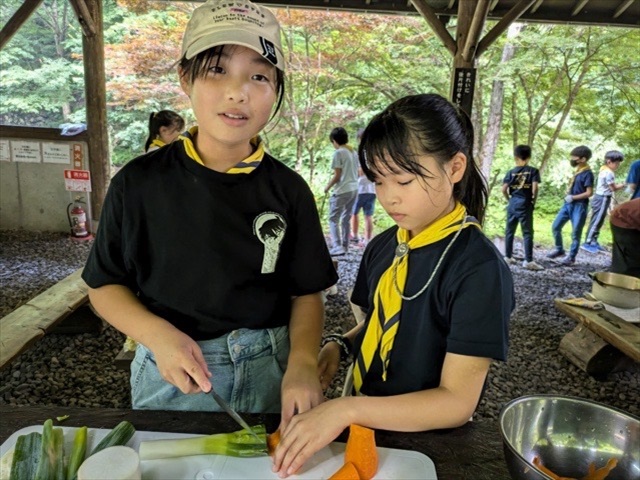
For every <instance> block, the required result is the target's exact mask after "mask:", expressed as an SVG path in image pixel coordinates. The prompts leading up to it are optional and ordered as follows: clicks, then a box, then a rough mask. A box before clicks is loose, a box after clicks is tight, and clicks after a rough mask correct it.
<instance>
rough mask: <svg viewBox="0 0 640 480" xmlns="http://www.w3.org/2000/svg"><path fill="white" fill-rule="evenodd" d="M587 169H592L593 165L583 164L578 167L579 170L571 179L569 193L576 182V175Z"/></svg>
mask: <svg viewBox="0 0 640 480" xmlns="http://www.w3.org/2000/svg"><path fill="white" fill-rule="evenodd" d="M587 170H591V167H590V166H589V165H582V166H581V167H578V170H576V173H574V174H573V178H572V179H571V183H570V184H569V193H571V189H572V188H573V184H574V183H575V182H576V177H577V176H578V175H580V174H581V173H582V172H586V171H587Z"/></svg>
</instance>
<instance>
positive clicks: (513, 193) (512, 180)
mask: <svg viewBox="0 0 640 480" xmlns="http://www.w3.org/2000/svg"><path fill="white" fill-rule="evenodd" d="M502 183H506V184H508V185H509V196H510V197H511V199H513V200H514V201H519V200H520V201H524V202H525V203H526V204H529V203H531V198H532V191H531V188H532V185H533V183H540V171H539V170H538V169H537V168H535V167H530V166H529V165H524V166H522V167H516V168H512V169H511V170H509V171H508V172H507V174H506V175H505V177H504V180H502Z"/></svg>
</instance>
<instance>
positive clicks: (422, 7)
mask: <svg viewBox="0 0 640 480" xmlns="http://www.w3.org/2000/svg"><path fill="white" fill-rule="evenodd" d="M411 3H413V6H414V8H415V9H416V10H417V11H418V13H420V15H422V16H423V17H424V19H425V20H426V21H427V23H428V24H429V26H430V27H431V29H432V30H433V31H434V32H435V34H436V35H437V36H438V38H440V40H441V41H442V43H444V46H445V48H446V49H447V50H449V51H450V52H451V55H455V54H456V50H457V47H456V42H455V40H454V39H453V37H452V36H451V34H450V33H449V31H448V30H447V28H446V27H445V26H444V23H442V21H441V20H440V19H439V18H438V16H437V15H436V12H435V10H433V9H432V8H431V7H430V6H429V5H428V4H427V2H426V1H425V0H411Z"/></svg>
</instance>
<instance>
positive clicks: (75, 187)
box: [64, 170, 91, 192]
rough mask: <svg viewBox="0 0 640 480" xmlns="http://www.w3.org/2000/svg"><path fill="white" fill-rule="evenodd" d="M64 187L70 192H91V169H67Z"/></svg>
mask: <svg viewBox="0 0 640 480" xmlns="http://www.w3.org/2000/svg"><path fill="white" fill-rule="evenodd" d="M64 188H65V190H68V191H70V192H90V191H91V174H90V173H89V170H65V171H64Z"/></svg>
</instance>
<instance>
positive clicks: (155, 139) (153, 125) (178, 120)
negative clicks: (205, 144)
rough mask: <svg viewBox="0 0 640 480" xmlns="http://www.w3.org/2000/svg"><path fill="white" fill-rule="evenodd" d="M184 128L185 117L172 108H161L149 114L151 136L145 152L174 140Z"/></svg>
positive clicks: (145, 145) (145, 146) (148, 138)
mask: <svg viewBox="0 0 640 480" xmlns="http://www.w3.org/2000/svg"><path fill="white" fill-rule="evenodd" d="M183 130H184V118H182V117H181V116H180V115H178V114H177V113H176V112H173V111H171V110H160V111H159V112H152V113H151V115H149V136H148V137H147V141H146V142H145V144H144V151H145V152H152V151H154V150H157V149H159V148H160V147H164V146H165V145H168V144H169V143H171V142H173V141H174V140H175V139H177V138H178V137H179V136H180V133H181V132H182V131H183Z"/></svg>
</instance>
